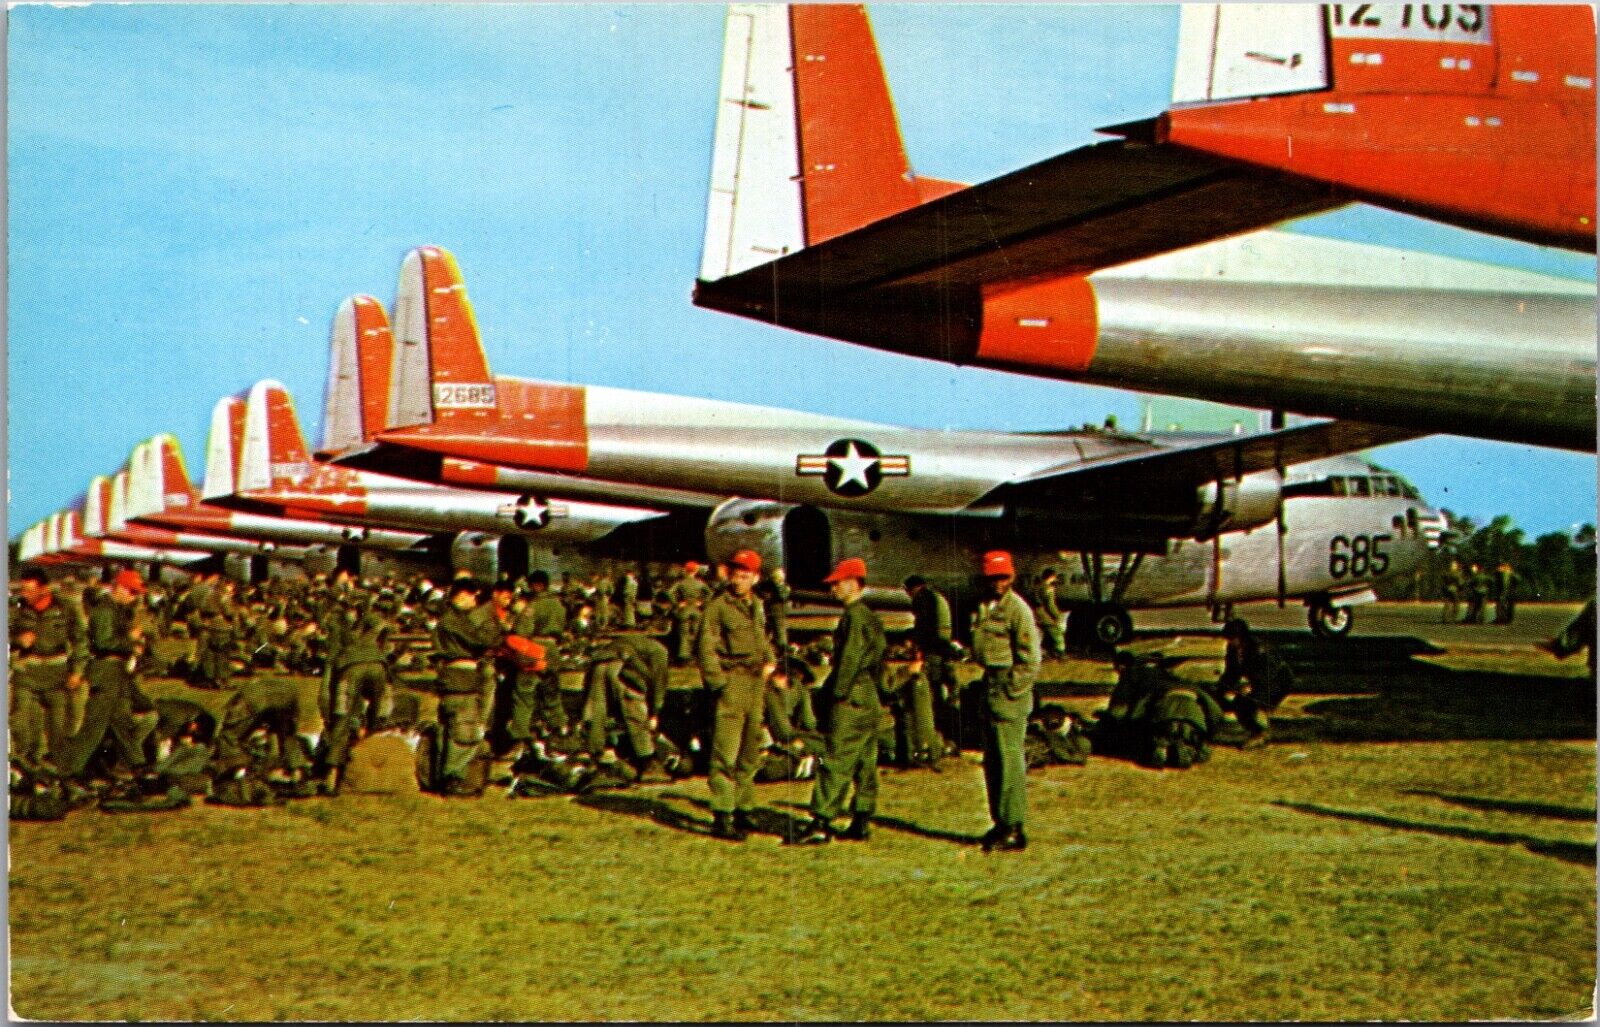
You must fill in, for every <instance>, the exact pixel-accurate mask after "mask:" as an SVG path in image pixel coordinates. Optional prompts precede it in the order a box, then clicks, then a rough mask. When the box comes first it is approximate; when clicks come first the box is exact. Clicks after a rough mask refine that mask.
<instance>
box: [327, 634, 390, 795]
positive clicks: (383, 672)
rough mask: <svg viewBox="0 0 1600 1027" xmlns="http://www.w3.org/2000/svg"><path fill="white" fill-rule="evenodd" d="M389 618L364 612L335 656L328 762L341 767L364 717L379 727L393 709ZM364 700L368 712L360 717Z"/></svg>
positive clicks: (371, 727) (371, 726)
mask: <svg viewBox="0 0 1600 1027" xmlns="http://www.w3.org/2000/svg"><path fill="white" fill-rule="evenodd" d="M389 630H390V625H389V622H388V621H387V620H386V619H384V617H383V615H382V614H380V613H378V612H377V611H375V610H373V611H369V612H367V613H365V614H363V615H362V617H361V619H360V620H358V621H357V622H356V623H355V625H354V626H353V627H351V628H350V629H349V631H348V632H347V633H346V634H345V636H344V639H343V641H342V642H341V644H340V646H339V651H338V654H337V656H336V657H335V658H334V660H333V663H334V667H333V674H332V678H331V680H332V684H333V687H332V689H331V691H330V693H329V697H328V710H327V719H328V724H327V730H328V759H327V762H328V765H329V766H331V767H342V766H344V764H345V762H346V760H347V759H348V758H349V755H350V746H351V744H353V743H354V741H355V736H356V733H357V727H358V725H359V724H360V723H361V721H362V720H363V719H364V720H365V724H366V728H367V730H368V731H373V730H376V729H377V728H378V727H379V726H380V725H381V724H383V723H384V722H386V721H387V720H388V718H389V716H390V714H391V713H393V712H394V686H393V684H392V683H391V682H390V680H389ZM363 700H365V701H366V703H367V706H366V715H365V717H364V718H363V717H361V712H362V711H361V703H362V701H363Z"/></svg>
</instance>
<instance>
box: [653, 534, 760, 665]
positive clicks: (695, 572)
mask: <svg viewBox="0 0 1600 1027" xmlns="http://www.w3.org/2000/svg"><path fill="white" fill-rule="evenodd" d="M742 551H743V550H741V552H742ZM710 598H711V586H709V585H707V584H706V583H705V582H704V581H702V580H701V578H700V565H699V564H698V563H695V562H694V561H693V560H690V561H689V562H688V563H686V564H684V565H683V577H681V578H679V579H678V580H677V581H675V582H673V584H672V587H671V588H669V589H667V599H668V601H669V602H671V603H672V623H673V626H674V628H675V629H676V631H677V634H678V663H679V664H686V663H688V662H690V661H691V660H692V659H693V658H694V652H695V640H696V639H698V638H699V637H700V618H701V616H702V614H701V608H702V607H704V606H705V603H706V600H707V599H710Z"/></svg>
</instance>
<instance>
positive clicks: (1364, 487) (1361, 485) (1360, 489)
mask: <svg viewBox="0 0 1600 1027" xmlns="http://www.w3.org/2000/svg"><path fill="white" fill-rule="evenodd" d="M1350 494H1351V495H1352V496H1370V495H1372V483H1371V482H1370V481H1368V480H1367V479H1366V478H1351V479H1350Z"/></svg>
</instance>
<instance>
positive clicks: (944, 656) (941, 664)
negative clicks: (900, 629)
mask: <svg viewBox="0 0 1600 1027" xmlns="http://www.w3.org/2000/svg"><path fill="white" fill-rule="evenodd" d="M905 589H906V594H907V595H909V596H911V620H912V625H911V641H912V642H913V643H914V644H915V645H916V647H917V651H918V652H920V653H921V654H922V673H923V675H924V676H926V677H927V679H928V688H929V690H930V691H931V693H932V696H933V708H934V719H935V726H936V727H937V728H939V729H940V730H941V731H942V733H943V735H944V737H945V738H947V739H949V740H950V744H951V745H953V746H955V748H956V749H957V750H959V749H960V748H961V737H962V736H961V729H962V723H961V693H960V689H959V688H958V687H957V685H956V675H955V664H954V662H953V657H954V656H955V644H954V640H953V638H952V637H951V636H952V623H951V618H950V602H949V600H947V599H945V597H944V596H943V595H941V594H940V593H939V591H938V590H937V589H935V588H934V587H933V586H931V585H929V584H928V583H927V582H926V581H925V580H923V578H922V576H921V575H918V574H913V575H911V577H909V578H907V579H906V582H905ZM937 755H938V756H939V757H943V756H944V753H938V754H937Z"/></svg>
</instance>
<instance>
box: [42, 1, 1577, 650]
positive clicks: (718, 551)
mask: <svg viewBox="0 0 1600 1027" xmlns="http://www.w3.org/2000/svg"><path fill="white" fill-rule="evenodd" d="M1594 39H1595V35H1594V16H1593V13H1592V11H1591V10H1590V9H1589V8H1584V7H1489V6H1481V5H1470V4H1466V5H1453V6H1451V5H1409V4H1408V5H1342V6H1341V5H1323V6H1322V7H1311V6H1306V7H1300V6H1292V5H1291V6H1274V5H1265V6H1260V5H1226V4H1225V5H1189V6H1186V7H1185V8H1184V9H1183V12H1182V16H1181V25H1180V46H1179V59H1178V68H1177V71H1176V74H1175V79H1174V83H1175V84H1174V105H1173V107H1172V108H1171V109H1170V110H1168V111H1167V112H1165V113H1164V114H1162V115H1161V116H1160V117H1158V118H1156V119H1153V120H1152V121H1150V122H1143V123H1139V124H1135V125H1124V126H1118V127H1117V128H1116V129H1115V130H1108V131H1114V132H1115V134H1117V135H1119V136H1121V137H1122V138H1121V139H1119V140H1116V141H1114V142H1110V143H1105V144H1100V145H1098V146H1093V147H1087V148H1084V149H1080V150H1074V151H1071V152H1069V153H1066V154H1063V155H1061V156H1060V157H1056V158H1051V159H1050V160H1047V161H1044V162H1042V163H1040V164H1037V165H1034V166H1032V167H1030V168H1026V169H1023V170H1021V171H1018V172H1015V173H1012V174H1011V175H1007V176H1003V177H1002V178H1000V179H996V180H994V181H991V182H987V183H983V184H981V185H977V186H970V187H967V186H961V185H958V184H956V183H950V182H944V181H940V180H935V179H929V178H926V177H921V176H918V175H916V174H915V173H914V172H913V171H912V169H911V168H910V166H909V163H908V162H907V161H906V158H905V151H904V146H903V144H902V142H901V140H900V137H899V132H898V128H897V127H896V122H895V117H894V111H893V108H892V106H891V104H890V100H889V92H888V86H887V83H886V81H885V79H884V75H883V71H882V67H881V64H880V62H879V61H878V57H877V52H876V48H875V45H874V43H873V40H872V36H871V30H870V26H869V25H868V22H867V19H866V15H865V12H864V11H863V10H862V9H861V8H860V7H856V6H838V5H795V6H792V7H785V6H780V5H746V4H736V5H734V6H733V7H732V8H730V11H729V15H728V20H727V37H726V43H725V49H724V63H723V74H722V80H721V94H720V103H719V108H718V119H717V129H716V140H715V152H714V154H713V164H712V176H711V179H712V180H711V195H710V201H709V207H708V213H707V224H706V235H705V250H704V255H703V258H702V264H701V269H700V274H699V279H698V281H697V283H696V288H695V302H696V303H697V304H699V305H701V306H703V307H707V308H710V309H715V310H720V311H725V312H729V313H735V314H739V315H742V316H747V317H752V318H757V319H760V320H764V321H767V322H769V323H772V324H775V325H780V326H783V327H786V328H791V329H797V330H801V331H807V332H813V333H817V334H821V335H826V336H830V337H834V338H839V339H843V340H846V341H850V342H855V343H861V344H866V345H870V346H877V347H879V348H884V349H889V350H893V351H897V352H902V353H911V354H914V355H917V356H922V357H931V358H934V359H943V360H948V361H952V362H957V363H976V364H982V365H987V366H995V367H1003V368H1007V369H1011V370H1022V371H1026V372H1029V373H1035V374H1041V375H1045V376H1050V377H1063V378H1071V379H1073V380H1082V381H1092V382H1099V383H1102V384H1114V385H1120V386H1125V387H1135V388H1141V389H1145V390H1148V391H1154V392H1163V393H1171V394H1180V395H1190V396H1196V397H1198V398H1204V399H1214V400H1222V401H1231V402H1241V401H1242V402H1246V403H1248V404H1250V405H1252V406H1257V407H1271V408H1274V409H1275V410H1292V411H1295V412H1297V413H1301V414H1311V415H1318V416H1322V415H1333V416H1335V417H1336V418H1337V419H1334V420H1322V421H1315V422H1308V423H1297V424H1292V425H1288V426H1285V425H1283V424H1282V423H1281V419H1275V421H1274V427H1272V428H1271V429H1270V430H1263V431H1259V432H1255V433H1251V434H1232V435H1202V434H1194V433H1152V432H1137V433H1134V432H1118V431H1115V430H1110V429H1107V430H1088V429H1085V430H1075V431H1062V432H1043V433H1026V434H1019V433H1003V432H994V431H981V432H979V431H953V430H945V431H935V430H922V429H910V428H903V427H896V426H891V425H884V424H875V423H871V422H867V421H858V420H853V419H846V418H838V417H827V416H820V415H815V414H809V413H802V412H797V411H790V410H779V409H773V408H767V407H759V406H752V405H744V404H733V403H726V402H717V401H710V400H703V399H695V398H688V397H682V396H669V395H661V394H654V393H646V392H637V391H631V390H625V389H616V388H600V387H583V386H578V385H571V384H562V383H549V382H536V381H528V380H523V379H516V378H509V377H503V376H496V375H493V374H492V373H491V372H490V369H489V367H488V364H487V360H486V358H485V356H484V350H483V347H482V344H481V340H480V339H479V337H478V332H477V327H476V323H475V321H474V318H473V315H472V310H471V306H470V304H469V303H468V300H467V296H466V291H465V286H464V284H463V282H462V279H461V275H460V272H459V269H458V268H457V266H456V263H455V261H454V259H453V258H452V257H451V256H450V255H449V254H448V253H446V252H445V251H444V250H442V249H439V248H437V247H423V248H421V249H418V250H415V251H413V252H412V253H410V254H409V255H408V256H407V257H406V258H405V260H404V263H403V265H402V268H401V275H400V284H399V288H398V291H397V293H396V297H395V302H394V305H393V308H392V313H393V318H392V321H391V319H390V317H389V316H388V314H387V313H386V311H385V309H384V307H383V306H382V304H381V303H380V302H379V301H377V300H375V299H373V298H371V297H368V296H359V297H355V298H352V299H350V300H347V301H346V302H345V303H344V304H343V305H342V306H341V307H340V309H339V311H338V313H337V315H336V317H335V320H334V325H333V332H332V356H331V365H330V375H329V383H328V388H327V396H326V408H325V411H324V414H325V417H324V438H323V440H322V445H321V447H320V448H319V449H317V450H316V451H315V452H312V451H311V450H310V449H309V448H308V447H307V445H306V443H305V442H304V439H303V435H302V432H301V430H300V427H299V424H298V422H297V419H296V415H295V412H294V407H293V403H292V401H291V399H290V397H289V396H288V395H287V393H286V392H285V390H284V389H283V388H282V387H281V386H279V385H277V384H276V383H273V382H262V383H259V384H258V385H256V386H255V387H254V388H252V389H250V390H249V391H248V392H247V393H246V394H244V395H241V396H236V397H229V398H225V399H223V400H222V401H221V402H220V403H219V404H218V406H217V408H216V412H215V416H214V418H213V423H212V434H211V439H210V443H209V446H208V450H207V460H206V473H205V478H204V482H203V486H202V488H201V489H200V490H198V491H196V490H195V489H193V487H192V486H191V484H190V482H189V479H188V476H187V475H186V473H185V472H184V462H183V458H182V455H181V453H180V452H179V449H178V444H177V442H176V440H175V439H173V438H172V437H171V436H160V437H158V438H156V439H152V440H150V441H149V442H147V443H144V444H142V445H141V446H139V447H137V448H136V449H135V450H134V453H133V456H132V458H131V460H130V462H129V465H128V467H127V468H125V469H124V470H123V471H121V472H119V473H118V474H117V475H115V476H112V477H110V478H105V479H96V480H95V481H94V482H93V483H92V484H91V487H90V489H89V491H88V494H87V495H86V497H85V498H84V500H83V502H82V504H81V507H80V508H79V509H75V510H69V511H65V512H63V513H60V514H57V515H54V516H52V517H51V518H49V519H47V520H46V521H44V522H41V523H40V524H37V525H35V526H33V527H32V528H30V529H29V530H28V531H27V532H26V533H25V534H24V537H23V540H22V546H21V555H22V556H23V558H25V559H33V560H45V561H49V560H63V559H73V558H81V557H93V558H112V559H149V560H176V561H184V560H198V559H201V558H203V557H204V556H205V555H206V554H207V553H219V552H229V553H238V554H251V553H254V554H257V555H260V554H265V553H267V552H269V551H270V552H271V554H272V556H274V557H275V558H278V559H286V558H290V559H293V558H308V557H312V556H315V555H316V554H317V553H323V555H324V556H325V555H326V553H325V552H324V551H325V550H326V549H328V548H329V547H332V548H335V549H339V550H341V551H343V552H345V553H346V554H352V553H354V552H356V551H358V550H363V549H364V550H389V551H391V552H395V553H400V554H424V555H426V554H432V555H433V556H434V557H435V558H437V556H438V555H439V554H440V553H441V551H448V552H449V553H450V554H451V556H452V558H453V562H455V563H456V564H457V565H458V566H469V567H471V568H473V569H475V570H477V571H479V572H480V573H493V571H494V570H496V569H498V570H510V571H513V572H516V571H520V570H522V569H524V568H526V567H529V566H533V565H537V564H540V563H541V562H544V563H550V564H560V565H561V567H563V568H565V569H571V568H573V567H574V566H575V563H576V562H581V561H589V560H596V559H605V558H617V559H663V560H665V559H684V558H698V557H700V556H702V555H705V556H709V557H710V558H711V559H713V560H715V559H719V558H721V557H724V556H726V555H728V554H730V553H731V552H733V551H734V550H736V549H740V548H752V549H755V550H757V551H758V552H760V553H761V554H762V556H763V559H764V561H765V562H766V563H767V564H768V565H769V566H781V567H784V568H786V570H787V571H788V573H789V576H790V580H791V582H792V583H793V584H794V585H795V586H796V588H797V589H799V590H801V591H802V593H804V592H805V591H807V590H814V589H817V588H818V586H819V584H820V581H821V579H822V577H823V576H824V575H825V573H826V571H827V569H828V568H829V567H831V566H832V564H833V563H834V562H835V561H836V560H838V559H840V558H843V557H847V556H859V557H864V558H865V559H866V562H867V565H868V567H869V569H870V571H871V573H872V580H871V581H870V582H869V586H871V588H872V590H873V591H874V592H877V593H878V594H879V595H880V596H881V597H883V598H887V597H889V596H891V595H894V594H897V592H898V589H897V586H898V585H899V583H900V581H901V580H903V578H904V577H905V576H907V575H908V574H911V573H918V574H921V575H923V576H924V577H926V578H929V579H931V580H935V581H938V582H940V583H942V584H943V585H945V586H946V587H948V588H950V589H952V590H953V591H954V592H955V593H956V594H957V595H963V594H968V589H969V587H970V574H971V568H972V567H973V566H974V557H975V554H977V553H979V552H982V551H984V550H987V549H991V548H1006V549H1009V550H1011V551H1013V552H1014V553H1015V554H1016V556H1017V559H1018V562H1019V572H1020V573H1023V574H1029V573H1032V572H1035V571H1038V570H1039V569H1041V568H1043V567H1045V566H1047V565H1049V566H1055V567H1057V568H1059V569H1061V570H1063V571H1065V572H1066V573H1065V574H1063V585H1062V588H1061V595H1062V598H1063V599H1064V600H1066V601H1067V602H1068V603H1070V604H1072V605H1073V607H1074V610H1075V615H1077V614H1081V615H1082V618H1083V619H1082V621H1081V623H1083V624H1086V625H1088V626H1089V628H1090V629H1091V630H1093V631H1094V633H1095V634H1097V635H1099V636H1100V637H1101V638H1102V639H1104V640H1106V641H1114V640H1116V639H1118V638H1120V637H1122V636H1125V635H1126V633H1127V631H1128V630H1129V626H1130V623H1131V622H1130V619H1129V615H1128V611H1129V610H1130V609H1133V608H1138V607H1146V606H1158V605H1188V604H1196V605H1198V604H1206V605H1210V606H1212V607H1213V608H1221V607H1225V606H1226V605H1228V604H1230V603H1233V602H1239V601H1243V600H1249V599H1259V598H1272V597H1276V598H1278V599H1279V600H1280V601H1282V600H1285V599H1288V598H1291V597H1292V598H1296V599H1299V600H1303V601H1304V602H1305V603H1306V605H1307V607H1308V609H1309V611H1310V619H1311V623H1312V626H1313V627H1314V628H1315V629H1316V630H1318V631H1319V632H1320V633H1323V634H1330V635H1333V634H1341V633H1343V632H1345V631H1348V630H1349V626H1350V624H1351V620H1352V617H1351V608H1352V607H1354V606H1356V605H1359V604H1360V603H1362V602H1364V601H1368V600H1370V599H1371V598H1373V596H1374V592H1373V586H1374V584H1375V583H1376V582H1379V581H1381V580H1383V579H1385V578H1388V577H1395V576H1399V575H1404V574H1407V573H1409V572H1410V571H1411V570H1413V569H1414V568H1415V567H1416V566H1417V565H1418V564H1419V562H1420V561H1421V560H1423V559H1424V558H1425V556H1426V553H1427V551H1428V549H1429V548H1430V547H1436V546H1437V545H1438V544H1439V541H1440V538H1441V535H1442V534H1443V532H1444V531H1445V529H1446V524H1445V519H1444V517H1443V515H1442V514H1440V513H1439V512H1437V511H1434V510H1432V509H1431V508H1430V507H1429V506H1428V504H1427V503H1426V502H1425V501H1424V500H1423V499H1422V498H1421V497H1420V496H1419V495H1418V494H1417V492H1416V490H1415V489H1414V488H1412V487H1411V486H1410V485H1409V484H1408V483H1406V482H1404V481H1403V480H1401V479H1399V478H1398V477H1397V476H1395V475H1393V474H1390V473H1387V472H1384V471H1382V470H1380V469H1378V468H1376V467H1374V466H1373V465H1371V464H1369V463H1367V462H1366V461H1365V460H1363V459H1361V458H1359V457H1357V456H1354V455H1353V454H1354V453H1356V452H1357V451H1359V450H1363V449H1366V448H1369V447H1372V446H1377V445H1382V444H1385V443H1389V442H1396V441H1401V440H1405V439H1411V438H1416V437H1419V436H1421V435H1423V434H1426V433H1428V432H1430V431H1435V430H1441V429H1443V430H1450V431H1456V432H1461V431H1467V432H1470V433H1471V434H1477V435H1481V436H1484V437H1489V438H1500V439H1507V440H1517V441H1526V442H1535V443H1538V444H1544V445H1555V446H1561V447H1565V448H1570V449H1589V448H1591V447H1592V446H1593V444H1594V430H1595V406H1594V398H1595V397H1594V391H1595V349H1594V343H1595V305H1594V297H1595V293H1594V287H1593V284H1592V283H1585V282H1575V281H1572V280H1568V279H1564V278H1558V277H1554V276H1548V275H1540V274H1535V273H1531V272H1525V271H1513V270H1509V269H1504V268H1499V267H1492V266H1489V265H1485V264H1479V263H1475V262H1471V261H1465V260H1458V259H1451V258H1445V257H1439V256H1433V255H1428V254H1419V253H1415V252H1408V251H1404V250H1396V249H1391V248H1388V247H1383V246H1374V245H1366V244H1357V243H1351V242H1341V241H1335V240H1328V239H1319V238H1314V237H1311V236H1305V235H1300V234H1296V233H1291V232H1283V231H1278V230H1274V229H1271V228H1265V227H1263V226H1268V225H1272V224H1275V223H1277V222H1278V221H1281V220H1283V219H1285V218H1288V217H1293V216H1298V215H1301V214H1305V213H1309V212H1313V211H1318V210H1324V209H1328V208H1330V207H1332V206H1336V205H1338V204H1342V203H1346V202H1350V201H1351V200H1353V199H1361V200H1365V201H1368V202H1372V203H1377V204H1382V205H1387V206H1391V207H1395V208H1397V209H1402V210H1408V211H1411V212H1413V213H1421V214H1424V215H1426V216H1430V217H1434V218H1436V219H1439V220H1442V221H1446V222H1450V223H1453V224H1457V225H1464V226H1467V227H1472V228H1476V229H1481V230H1488V231H1493V232H1496V233H1498V234H1501V235H1505V236H1508V237H1512V238H1516V239H1520V240H1523V241H1526V242H1530V243H1535V244H1540V245H1554V246H1560V247H1564V248H1567V249H1571V250H1576V251H1587V252H1593V250H1594V248H1595V234H1594V227H1593V217H1594V202H1595V201H1594V181H1595V180H1594V146H1593V139H1594V91H1593V81H1592V74H1593V72H1592V68H1593V63H1594ZM1274 140H1276V142H1274ZM1285 140H1287V141H1288V146H1287V147H1286V148H1285V147H1284V146H1283V143H1284V141H1285ZM1351 414H1354V415H1355V416H1357V417H1359V418H1360V420H1350V419H1346V418H1347V416H1348V415H1351ZM347 558H349V557H347ZM497 564H498V566H497Z"/></svg>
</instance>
